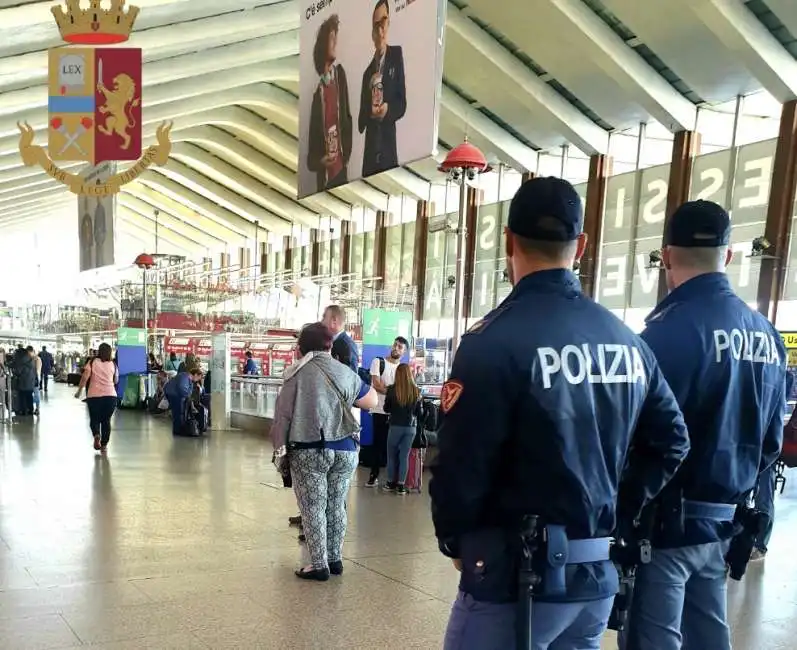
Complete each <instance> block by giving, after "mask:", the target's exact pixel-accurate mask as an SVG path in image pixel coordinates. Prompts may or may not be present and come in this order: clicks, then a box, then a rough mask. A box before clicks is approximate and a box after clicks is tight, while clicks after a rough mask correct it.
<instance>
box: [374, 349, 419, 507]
mask: <svg viewBox="0 0 797 650" xmlns="http://www.w3.org/2000/svg"><path fill="white" fill-rule="evenodd" d="M383 408H384V410H385V413H387V416H388V434H387V483H386V484H385V490H386V491H387V492H395V493H396V494H409V490H408V489H407V472H408V471H409V460H410V454H411V452H412V446H413V442H414V441H415V436H416V433H417V428H418V422H419V421H422V420H423V402H422V400H421V391H420V389H419V388H418V386H416V385H415V381H414V380H413V378H412V371H411V370H410V367H409V365H407V364H406V363H402V364H399V367H398V368H396V381H395V383H394V384H393V385H392V386H388V389H387V393H386V395H385V403H384V406H383ZM416 464H417V459H416ZM416 470H417V468H416ZM415 474H417V471H416V472H414V473H413V475H415Z"/></svg>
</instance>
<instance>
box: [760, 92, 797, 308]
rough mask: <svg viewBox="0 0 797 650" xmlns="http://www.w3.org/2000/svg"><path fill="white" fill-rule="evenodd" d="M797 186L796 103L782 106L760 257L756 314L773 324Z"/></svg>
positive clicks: (783, 271) (783, 282)
mask: <svg viewBox="0 0 797 650" xmlns="http://www.w3.org/2000/svg"><path fill="white" fill-rule="evenodd" d="M795 187H797V100H791V101H790V102H787V103H786V104H784V105H783V110H782V112H781V116H780V133H779V135H778V144H777V147H776V148H775V161H774V163H773V168H772V186H771V189H770V192H769V207H768V209H767V222H766V226H765V228H764V237H766V239H767V240H768V241H769V243H770V248H769V249H768V250H767V251H766V254H765V255H764V256H763V257H762V258H761V273H760V275H759V279H758V293H757V297H756V301H757V302H758V311H759V312H761V313H762V314H764V316H766V317H767V318H769V319H770V320H771V321H772V322H774V321H775V318H776V316H777V312H778V302H779V301H780V299H781V297H782V296H783V287H784V285H785V283H786V276H787V275H788V268H787V264H788V256H789V242H790V240H791V221H792V214H793V207H794V197H795Z"/></svg>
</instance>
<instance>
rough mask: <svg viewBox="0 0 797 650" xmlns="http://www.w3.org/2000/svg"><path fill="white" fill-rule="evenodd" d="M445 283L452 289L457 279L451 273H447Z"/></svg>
mask: <svg viewBox="0 0 797 650" xmlns="http://www.w3.org/2000/svg"><path fill="white" fill-rule="evenodd" d="M446 283H447V284H448V288H449V289H453V288H454V286H455V285H456V284H457V279H456V278H455V277H454V276H453V275H449V276H448V277H447V278H446Z"/></svg>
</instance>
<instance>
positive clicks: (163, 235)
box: [116, 203, 208, 255]
mask: <svg viewBox="0 0 797 650" xmlns="http://www.w3.org/2000/svg"><path fill="white" fill-rule="evenodd" d="M120 219H124V220H125V221H131V222H133V223H135V224H138V225H140V226H141V227H142V228H144V229H147V230H151V231H152V233H153V234H155V233H157V236H158V240H161V239H165V240H167V241H172V242H174V243H176V244H179V245H180V246H182V247H183V248H186V249H187V250H192V251H204V254H205V255H207V254H208V247H207V246H205V245H204V243H203V242H200V241H197V240H196V239H195V238H194V237H189V236H187V235H184V234H183V233H181V232H178V231H176V230H174V229H173V228H171V227H170V226H169V225H168V224H166V223H165V222H163V221H161V220H160V219H159V220H158V227H157V229H156V227H155V219H154V217H153V215H152V214H151V213H150V214H146V213H145V214H141V213H140V212H139V211H138V210H137V209H136V208H134V207H132V206H131V205H129V204H127V203H119V204H117V206H116V222H117V223H118V222H119V220H120ZM159 252H160V251H159Z"/></svg>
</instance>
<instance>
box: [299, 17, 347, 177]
mask: <svg viewBox="0 0 797 650" xmlns="http://www.w3.org/2000/svg"><path fill="white" fill-rule="evenodd" d="M339 30H340V19H339V18H338V16H337V14H333V15H332V16H330V17H329V18H327V19H326V20H325V21H324V22H323V23H322V24H321V27H319V28H318V34H317V35H316V41H315V47H314V48H313V63H314V65H315V69H316V72H317V73H318V75H319V77H320V78H319V81H318V86H317V88H316V91H315V93H314V94H313V104H312V107H311V109H310V133H309V134H308V139H307V141H308V151H307V168H308V169H309V170H310V171H312V172H315V173H316V177H317V191H319V192H321V191H323V190H329V189H332V188H333V187H337V186H338V185H342V184H344V183H346V182H348V165H349V158H350V157H351V146H352V118H351V109H350V106H349V84H348V82H347V81H346V71H345V70H344V69H343V66H342V65H340V64H339V63H335V60H336V58H337V45H338V32H339Z"/></svg>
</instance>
